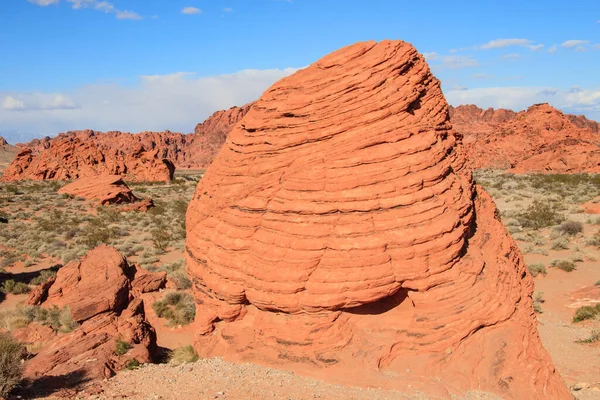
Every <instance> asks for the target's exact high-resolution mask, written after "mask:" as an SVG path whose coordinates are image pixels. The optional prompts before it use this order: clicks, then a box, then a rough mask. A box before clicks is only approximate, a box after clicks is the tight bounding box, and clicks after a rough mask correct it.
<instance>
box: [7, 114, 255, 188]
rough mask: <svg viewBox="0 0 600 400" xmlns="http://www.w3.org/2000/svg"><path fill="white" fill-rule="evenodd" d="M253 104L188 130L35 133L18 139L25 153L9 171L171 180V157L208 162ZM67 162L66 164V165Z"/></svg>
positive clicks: (30, 175) (196, 165)
mask: <svg viewBox="0 0 600 400" xmlns="http://www.w3.org/2000/svg"><path fill="white" fill-rule="evenodd" d="M252 104H253V103H250V104H246V105H244V106H242V107H232V108H230V109H228V110H223V111H217V112H216V113H214V114H213V115H211V116H210V117H209V118H208V119H206V121H204V122H203V123H201V124H198V125H197V126H196V129H195V132H194V133H192V134H187V135H186V134H182V133H176V132H171V131H165V132H141V133H136V134H131V133H127V132H119V131H110V132H95V131H92V130H84V131H69V132H66V133H61V134H59V135H58V136H56V137H55V138H50V137H45V138H42V139H34V140H32V141H31V142H29V143H25V144H19V145H18V146H19V148H20V149H21V153H22V154H19V156H18V157H17V160H16V161H15V162H14V163H13V165H11V168H10V169H9V170H8V171H7V172H6V175H7V176H8V177H9V178H8V179H12V180H18V179H71V178H77V177H81V176H90V175H98V174H100V173H103V174H115V175H125V176H126V178H127V179H128V180H163V181H166V180H168V179H169V178H172V172H171V171H170V169H172V165H171V163H172V164H173V165H175V166H176V167H177V168H182V169H204V168H206V167H208V165H210V163H211V162H212V160H213V158H214V157H215V155H216V154H217V152H218V151H219V149H220V148H221V146H222V145H223V143H225V139H226V138H227V135H228V134H229V132H230V131H231V129H232V128H233V126H234V125H235V124H236V123H237V122H238V121H239V120H241V119H242V118H243V116H244V115H246V113H247V112H248V110H250V108H251V107H252ZM15 149H16V148H15ZM26 149H29V150H26ZM15 153H16V151H15ZM13 158H14V155H13ZM72 159H76V161H75V162H73V161H72ZM138 159H141V162H138V161H137V160H138ZM11 160H12V158H11ZM163 160H167V161H168V162H167V161H163ZM65 162H66V163H67V166H62V164H64V163H65ZM161 162H164V163H166V166H167V167H168V168H166V169H165V168H164V167H163V166H162V165H161ZM90 164H91V165H90Z"/></svg>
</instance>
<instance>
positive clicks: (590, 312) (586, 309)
mask: <svg viewBox="0 0 600 400" xmlns="http://www.w3.org/2000/svg"><path fill="white" fill-rule="evenodd" d="M598 314H600V303H598V304H596V305H595V306H583V307H579V308H578V309H577V311H575V315H574V316H573V322H579V321H584V320H586V319H593V318H595V317H596V316H597V315H598Z"/></svg>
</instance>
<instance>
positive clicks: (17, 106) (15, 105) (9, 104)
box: [2, 96, 25, 110]
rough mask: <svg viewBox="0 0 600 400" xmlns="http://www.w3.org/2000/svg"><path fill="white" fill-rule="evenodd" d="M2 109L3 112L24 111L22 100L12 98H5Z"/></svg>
mask: <svg viewBox="0 0 600 400" xmlns="http://www.w3.org/2000/svg"><path fill="white" fill-rule="evenodd" d="M2 108H4V109H5V110H24V109H25V104H24V103H23V101H22V100H19V99H15V98H14V97H12V96H6V97H5V98H4V101H3V102H2Z"/></svg>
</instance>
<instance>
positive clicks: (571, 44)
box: [561, 40, 590, 49]
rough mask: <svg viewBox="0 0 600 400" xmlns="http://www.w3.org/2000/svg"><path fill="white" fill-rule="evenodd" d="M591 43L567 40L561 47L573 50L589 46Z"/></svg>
mask: <svg viewBox="0 0 600 400" xmlns="http://www.w3.org/2000/svg"><path fill="white" fill-rule="evenodd" d="M589 42H590V41H589V40H567V41H565V42H563V43H562V44H561V47H566V48H568V49H570V48H573V47H575V48H577V47H580V46H583V45H585V44H588V43H589Z"/></svg>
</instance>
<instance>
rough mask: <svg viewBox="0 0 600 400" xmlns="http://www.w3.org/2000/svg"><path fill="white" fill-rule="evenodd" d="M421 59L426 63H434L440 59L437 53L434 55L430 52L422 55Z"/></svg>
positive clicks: (433, 52)
mask: <svg viewBox="0 0 600 400" xmlns="http://www.w3.org/2000/svg"><path fill="white" fill-rule="evenodd" d="M423 57H425V59H426V60H427V61H435V60H438V59H439V58H440V57H439V55H438V53H436V52H435V51H432V52H430V53H423Z"/></svg>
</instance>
